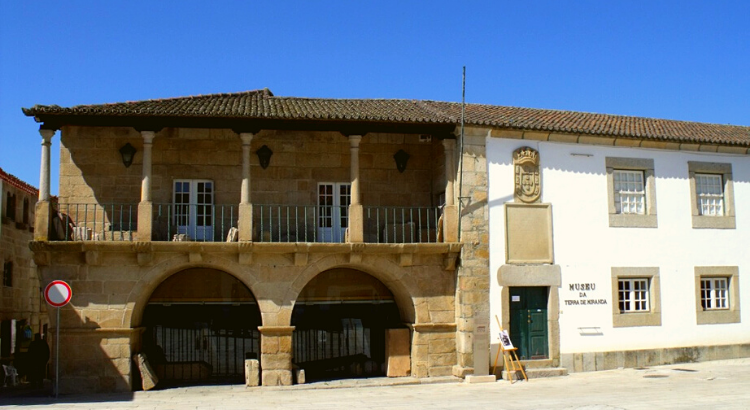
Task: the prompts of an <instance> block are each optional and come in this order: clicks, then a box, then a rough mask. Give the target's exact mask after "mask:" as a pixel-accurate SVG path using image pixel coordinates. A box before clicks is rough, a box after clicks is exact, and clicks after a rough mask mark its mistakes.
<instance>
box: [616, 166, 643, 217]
mask: <svg viewBox="0 0 750 410" xmlns="http://www.w3.org/2000/svg"><path fill="white" fill-rule="evenodd" d="M613 178H614V182H615V209H616V212H617V213H618V214H637V215H643V214H645V213H646V191H645V184H644V178H643V171H631V170H622V169H615V170H614V173H613Z"/></svg>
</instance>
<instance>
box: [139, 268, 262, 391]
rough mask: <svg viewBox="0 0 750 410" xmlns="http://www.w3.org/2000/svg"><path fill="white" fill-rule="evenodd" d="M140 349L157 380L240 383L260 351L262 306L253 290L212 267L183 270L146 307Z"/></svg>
mask: <svg viewBox="0 0 750 410" xmlns="http://www.w3.org/2000/svg"><path fill="white" fill-rule="evenodd" d="M143 317H144V320H143V325H144V327H145V331H144V333H143V336H142V350H143V352H144V353H146V356H147V358H148V360H149V363H150V364H151V366H152V368H153V369H154V371H155V372H156V374H157V376H158V377H159V380H160V382H159V386H162V387H163V386H178V385H188V384H234V383H242V381H243V380H244V374H245V370H244V369H245V367H244V366H245V365H244V362H245V359H247V358H258V356H259V352H260V335H259V332H258V326H259V325H260V322H261V319H260V312H259V309H258V306H257V303H256V302H255V299H254V297H253V296H252V294H251V293H250V290H249V289H248V288H247V287H246V286H244V284H242V283H241V282H240V281H239V280H237V279H236V278H235V277H233V276H231V275H229V274H227V273H225V272H222V271H218V270H214V269H202V268H194V269H188V270H185V271H182V272H179V273H177V274H175V275H173V276H171V277H170V278H168V279H167V280H165V281H164V282H163V283H162V284H160V285H159V287H157V289H156V290H155V291H154V293H153V294H152V296H151V299H150V300H149V303H148V305H147V306H146V309H145V312H144V316H143Z"/></svg>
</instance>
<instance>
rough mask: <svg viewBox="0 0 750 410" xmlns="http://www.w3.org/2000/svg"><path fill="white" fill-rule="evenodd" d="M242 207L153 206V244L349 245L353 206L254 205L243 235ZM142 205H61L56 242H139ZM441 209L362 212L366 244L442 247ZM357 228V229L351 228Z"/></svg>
mask: <svg viewBox="0 0 750 410" xmlns="http://www.w3.org/2000/svg"><path fill="white" fill-rule="evenodd" d="M239 208H240V206H239V205H237V204H232V205H225V204H224V205H208V204H164V203H160V204H152V205H151V207H150V213H151V215H152V217H151V219H152V223H151V233H150V239H151V240H152V241H173V242H225V241H226V242H234V241H238V240H239V238H240V237H244V238H252V241H253V242H275V243H295V242H308V243H347V242H350V241H349V239H348V238H349V236H348V235H349V230H350V229H353V227H354V226H355V223H354V221H351V220H350V219H351V211H350V207H349V206H316V205H281V204H272V205H252V224H251V225H250V226H251V228H250V229H251V232H248V233H247V234H246V235H242V234H241V232H239V230H238V228H239V227H240V225H241V224H240V212H239ZM138 214H139V204H135V203H131V204H97V203H67V204H59V205H58V206H57V210H54V211H53V212H52V216H51V219H52V223H51V227H52V229H51V231H50V240H57V241H135V240H143V239H142V238H139V237H138V234H139V229H138ZM441 216H442V209H441V208H439V207H375V206H365V207H362V221H361V224H359V226H360V227H361V228H360V229H362V235H361V237H362V238H363V242H365V243H376V244H379V243H389V244H393V243H439V242H443V239H442V234H441V233H442V219H441ZM350 225H351V226H350Z"/></svg>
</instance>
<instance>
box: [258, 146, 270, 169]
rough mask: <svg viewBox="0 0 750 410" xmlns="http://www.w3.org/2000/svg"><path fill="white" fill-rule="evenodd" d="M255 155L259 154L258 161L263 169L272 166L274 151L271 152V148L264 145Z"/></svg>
mask: <svg viewBox="0 0 750 410" xmlns="http://www.w3.org/2000/svg"><path fill="white" fill-rule="evenodd" d="M255 153H256V154H258V161H260V167H261V168H263V169H266V168H268V165H270V164H271V155H273V151H271V148H268V146H267V145H264V146H262V147H260V148H258V150H257V151H255Z"/></svg>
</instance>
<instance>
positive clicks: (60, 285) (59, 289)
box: [44, 280, 73, 398]
mask: <svg viewBox="0 0 750 410" xmlns="http://www.w3.org/2000/svg"><path fill="white" fill-rule="evenodd" d="M72 296H73V291H72V290H71V289H70V285H68V284H67V283H65V282H64V281H62V280H53V281H52V282H50V284H49V285H47V287H46V288H44V299H45V300H46V301H47V303H48V304H49V305H50V306H52V307H56V308H57V324H56V326H55V328H56V336H55V398H57V395H58V393H59V392H60V308H61V307H63V306H65V305H67V304H68V302H70V298H71V297H72Z"/></svg>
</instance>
